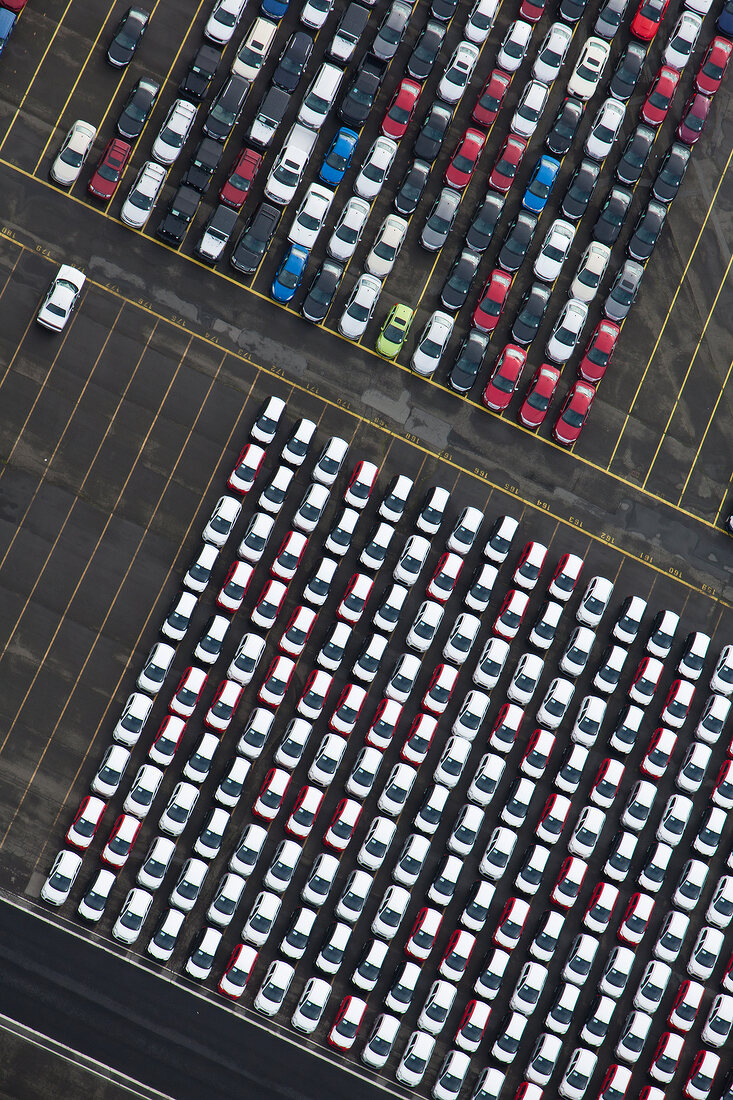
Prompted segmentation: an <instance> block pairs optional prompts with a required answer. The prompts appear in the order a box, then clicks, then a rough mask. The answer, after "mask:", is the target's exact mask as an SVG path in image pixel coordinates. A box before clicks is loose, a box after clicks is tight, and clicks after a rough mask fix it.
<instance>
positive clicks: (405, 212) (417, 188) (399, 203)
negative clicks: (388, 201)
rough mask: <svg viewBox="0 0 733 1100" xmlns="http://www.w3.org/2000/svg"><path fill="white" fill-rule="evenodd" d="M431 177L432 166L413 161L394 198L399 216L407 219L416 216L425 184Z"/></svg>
mask: <svg viewBox="0 0 733 1100" xmlns="http://www.w3.org/2000/svg"><path fill="white" fill-rule="evenodd" d="M429 175H430V165H429V164H428V163H427V161H424V160H413V162H412V164H411V165H410V166H409V168H408V169H407V171H406V172H405V174H404V176H403V177H402V182H401V183H400V185H399V187H398V188H397V194H396V195H395V197H394V208H395V210H396V211H397V213H398V214H402V216H403V217H405V218H407V217H409V216H410V214H414V213H415V211H416V210H417V205H418V203H419V202H420V199H421V198H422V196H423V191H424V190H425V184H426V183H427V182H428V176H429Z"/></svg>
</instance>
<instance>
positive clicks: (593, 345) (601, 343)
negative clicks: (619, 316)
mask: <svg viewBox="0 0 733 1100" xmlns="http://www.w3.org/2000/svg"><path fill="white" fill-rule="evenodd" d="M620 334H621V329H620V328H619V327H618V325H617V324H615V322H614V321H601V322H600V323H599V324H597V325H596V327H595V328H594V330H593V334H592V336H591V338H590V340H589V341H588V346H587V347H586V349H585V354H584V355H583V358H582V359H581V360H580V363H579V365H578V374H579V375H580V377H581V378H584V379H585V381H586V382H593V383H596V382H600V380H601V379H602V378H603V375H604V374H605V373H606V368H607V367H608V364H609V363H610V362H611V358H612V356H613V353H614V351H615V350H616V344H617V343H618V338H619V336H620Z"/></svg>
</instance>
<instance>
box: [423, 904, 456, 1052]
mask: <svg viewBox="0 0 733 1100" xmlns="http://www.w3.org/2000/svg"><path fill="white" fill-rule="evenodd" d="M428 912H434V910H428ZM457 992H458V990H457V988H456V986H455V985H453V984H452V983H451V982H446V981H442V980H440V979H439V980H438V981H436V982H433V984H432V986H431V987H430V992H429V993H428V995H427V997H426V998H425V1003H424V1004H423V1007H422V1011H421V1012H420V1015H419V1016H418V1019H417V1026H418V1027H419V1028H421V1029H422V1030H423V1031H427V1032H429V1033H430V1034H431V1035H440V1033H441V1031H442V1030H443V1028H444V1027H445V1022H446V1020H447V1019H448V1014H449V1013H450V1010H451V1009H452V1008H453V1004H454V1002H455V999H456V993H457Z"/></svg>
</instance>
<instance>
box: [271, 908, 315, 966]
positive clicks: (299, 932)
mask: <svg viewBox="0 0 733 1100" xmlns="http://www.w3.org/2000/svg"><path fill="white" fill-rule="evenodd" d="M316 917H317V913H316V912H315V910H313V909H307V908H306V907H305V906H302V907H301V908H300V909H298V910H297V912H296V914H295V916H294V917H293V919H292V920H291V922H290V926H289V928H288V930H287V932H286V933H285V935H284V936H283V938H282V940H281V941H280V950H281V952H282V953H283V955H287V957H288V958H289V959H302V958H303V955H304V954H305V949H306V947H307V946H308V940H309V938H310V934H311V932H312V931H313V925H314V924H315V923H316Z"/></svg>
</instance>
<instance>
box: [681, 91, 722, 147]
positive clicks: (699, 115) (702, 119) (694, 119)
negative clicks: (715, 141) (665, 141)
mask: <svg viewBox="0 0 733 1100" xmlns="http://www.w3.org/2000/svg"><path fill="white" fill-rule="evenodd" d="M712 102H713V101H712V99H708V97H707V96H706V95H702V94H701V93H700V92H693V93H692V95H691V96H690V98H689V99H688V100H687V103H685V109H684V111H683V112H682V118H681V119H680V124H679V126H678V127H677V137H678V138H679V139H680V141H684V143H685V145H694V144H695V142H696V141H697V140H698V138H699V137H700V134H701V133H702V132H703V130H704V129H705V123H706V121H707V117H708V112H709V111H710V105H711V103H712Z"/></svg>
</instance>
